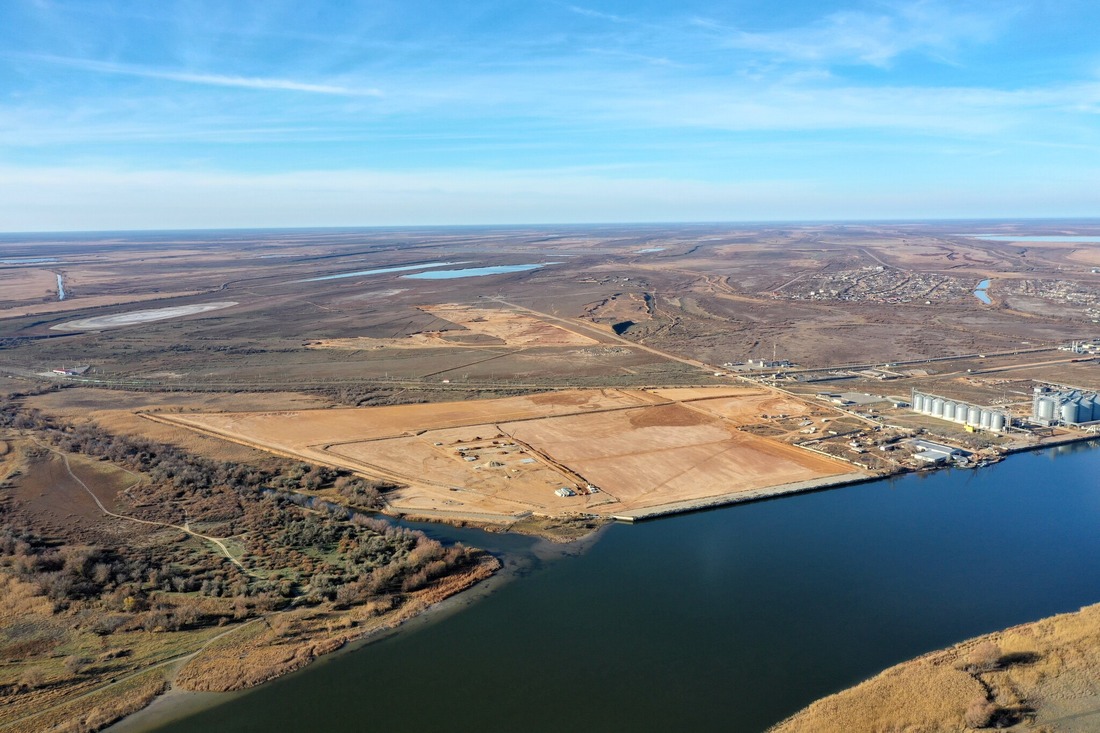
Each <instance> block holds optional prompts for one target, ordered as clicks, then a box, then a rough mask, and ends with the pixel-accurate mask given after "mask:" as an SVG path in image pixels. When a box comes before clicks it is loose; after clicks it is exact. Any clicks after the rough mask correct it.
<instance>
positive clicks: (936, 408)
mask: <svg viewBox="0 0 1100 733" xmlns="http://www.w3.org/2000/svg"><path fill="white" fill-rule="evenodd" d="M932 417H943V398H942V397H936V398H935V399H933V400H932Z"/></svg>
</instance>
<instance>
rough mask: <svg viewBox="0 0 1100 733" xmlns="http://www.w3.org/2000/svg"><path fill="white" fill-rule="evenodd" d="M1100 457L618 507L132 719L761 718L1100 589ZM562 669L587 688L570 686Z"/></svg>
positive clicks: (233, 724) (1073, 453) (424, 722)
mask: <svg viewBox="0 0 1100 733" xmlns="http://www.w3.org/2000/svg"><path fill="white" fill-rule="evenodd" d="M1097 469H1100V452H1098V451H1096V450H1092V449H1091V447H1089V446H1084V445H1064V446H1061V447H1060V448H1058V449H1056V450H1047V451H1040V452H1032V453H1023V454H1019V455H1015V456H1011V457H1010V458H1008V459H1006V461H1004V462H1002V463H1000V464H997V465H994V466H990V467H988V468H986V469H984V470H980V471H974V470H962V469H946V470H941V471H930V472H921V473H911V474H907V475H903V476H898V477H894V478H890V479H885V480H882V481H878V482H873V483H864V484H858V485H853V486H850V487H846V488H845V489H844V490H843V491H820V492H816V493H806V494H802V495H800V496H799V497H798V498H797V500H790V501H761V502H755V503H751V504H743V505H739V506H737V507H731V508H725V509H717V510H712V511H703V512H695V513H690V514H683V515H678V516H672V517H668V518H666V519H662V520H661V521H653V522H639V523H636V524H633V525H627V524H623V523H613V524H611V525H609V526H608V527H606V528H605V529H604V530H601V533H600V535H599V537H598V541H595V542H594V543H593V544H592V545H591V547H590V548H588V549H587V550H586V551H585V552H584V553H583V555H577V556H564V557H560V559H558V560H555V561H554V562H551V563H543V564H540V565H535V566H532V567H530V568H529V569H525V570H523V571H521V575H522V582H509V583H500V584H498V585H497V588H496V590H495V591H494V592H492V593H489V594H487V595H485V596H483V597H481V598H479V599H478V600H477V602H476V604H475V605H474V606H472V607H470V608H468V609H467V610H466V611H464V612H462V613H457V614H452V615H449V616H448V617H447V618H446V619H445V621H443V622H442V623H434V622H426V623H421V622H419V621H418V620H414V621H412V622H410V624H409V625H406V626H404V627H402V629H401V631H399V632H398V633H395V634H389V635H386V636H385V637H384V638H381V639H379V640H377V641H376V642H375V643H371V644H369V645H367V646H366V647H365V648H362V649H359V650H357V651H356V652H354V653H347V654H339V653H338V654H336V655H331V656H329V657H325V658H322V660H320V661H319V662H318V663H315V664H313V665H311V666H310V667H308V668H306V669H304V670H302V671H300V672H298V673H295V674H291V675H287V676H285V677H283V678H280V679H277V680H274V681H272V682H270V683H268V684H265V685H261V686H259V687H256V688H253V689H252V690H249V691H247V692H244V693H233V694H232V695H230V696H228V697H226V698H224V701H223V702H222V704H217V706H216V707H214V708H211V709H208V710H194V711H192V712H190V713H189V714H187V716H186V717H185V718H183V719H181V720H176V721H174V722H170V723H164V724H157V725H150V726H148V727H145V728H136V727H135V728H130V729H127V733H136V732H137V731H150V730H156V731H158V733H202V732H203V731H207V730H210V729H212V728H216V729H217V730H219V731H225V732H226V733H235V732H238V731H240V732H244V731H254V730H258V729H290V728H294V727H302V728H303V729H305V728H310V729H324V730H327V731H333V733H344V732H345V731H346V732H351V731H356V730H361V729H362V725H363V722H364V720H365V718H364V716H365V715H368V714H369V718H370V721H371V724H372V725H373V726H378V727H383V728H387V729H389V730H399V731H403V730H439V729H443V728H446V729H448V730H456V731H464V730H470V731H482V732H484V731H505V730H520V729H522V730H530V731H536V732H538V731H548V732H549V731H560V730H562V729H576V728H585V727H586V728H629V729H631V730H638V731H663V730H670V729H674V730H683V729H695V728H700V729H707V728H720V729H723V730H731V731H735V732H738V733H740V732H744V733H760V732H761V731H763V730H765V729H767V728H768V727H770V726H772V725H775V724H776V723H777V722H778V721H780V720H783V719H785V718H787V717H789V716H791V715H793V714H795V713H796V712H798V711H799V710H801V709H803V708H805V707H806V706H807V705H809V704H811V703H812V702H814V701H815V700H818V699H820V698H822V697H824V696H827V695H829V694H832V693H834V692H837V691H839V690H842V689H846V688H848V687H850V686H852V685H854V684H857V683H859V682H860V681H861V680H865V679H868V678H870V677H872V676H874V675H876V674H878V673H879V672H881V671H882V670H883V669H887V668H889V667H891V666H892V665H896V664H898V663H900V662H902V661H904V660H906V659H912V658H914V657H917V656H920V655H922V654H926V653H929V652H931V651H933V650H936V649H943V648H946V647H949V646H950V645H952V644H956V643H958V642H959V641H960V640H962V639H969V638H973V637H976V636H979V635H981V634H985V633H989V632H992V631H994V630H995V629H1003V628H1007V627H1011V626H1013V625H1015V624H1020V623H1025V622H1030V621H1033V620H1035V619H1039V618H1043V617H1047V616H1050V615H1052V614H1057V613H1065V612H1068V611H1072V610H1075V609H1079V608H1081V607H1082V606H1085V605H1087V604H1090V603H1095V602H1096V601H1097V597H1096V588H1097V587H1100V567H1098V566H1097V564H1096V563H1095V561H1094V558H1095V557H1096V555H1097V553H1100V537H1098V536H1097V533H1096V531H1095V527H1096V524H1097V522H1100V501H1098V499H1100V496H1098V492H1100V487H1097V486H1096V485H1095V483H1094V482H1090V481H1088V480H1087V478H1088V477H1089V476H1091V475H1093V474H1094V472H1095V471H1096V470H1097ZM416 528H417V529H420V527H419V526H417V527H416ZM424 529H425V531H435V532H438V533H450V532H457V533H460V534H461V533H464V532H472V531H473V530H470V529H464V530H454V529H451V528H448V527H446V526H444V525H426V526H425V527H424ZM495 537H496V538H498V539H499V541H501V542H505V541H508V542H521V541H524V542H530V540H529V539H524V538H517V537H515V536H514V535H507V534H503V535H499V536H495ZM1052 538H1057V540H1056V541H1053V540H1052ZM486 539H487V540H491V539H493V537H488V538H486ZM468 541H471V543H473V540H472V538H471V539H470V540H468ZM548 544H549V543H547V545H548ZM553 549H554V548H553V547H550V548H548V550H553ZM491 582H494V583H496V582H497V581H496V579H494V580H493V581H491ZM465 597H466V596H465V594H464V595H463V596H459V597H458V598H459V599H462V598H465ZM563 686H564V688H567V689H569V690H575V691H581V692H578V693H577V694H569V695H568V702H567V704H565V702H564V701H563V694H564V693H563V692H562V690H563ZM586 691H592V692H591V694H589V692H586ZM429 699H430V702H431V704H425V701H426V700H429ZM609 699H623V700H630V704H629V705H622V706H610V705H608V704H607V701H608V700H609ZM349 701H355V703H356V704H349ZM457 709H462V710H463V711H465V712H464V714H463V715H462V716H455V715H454V714H453V711H454V710H457ZM364 711H369V713H366V712H364ZM532 711H538V714H537V715H533V714H532Z"/></svg>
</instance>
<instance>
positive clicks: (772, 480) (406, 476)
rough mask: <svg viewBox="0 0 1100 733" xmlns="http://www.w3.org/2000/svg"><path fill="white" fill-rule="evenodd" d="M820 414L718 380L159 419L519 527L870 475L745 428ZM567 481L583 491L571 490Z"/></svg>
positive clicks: (417, 510)
mask: <svg viewBox="0 0 1100 733" xmlns="http://www.w3.org/2000/svg"><path fill="white" fill-rule="evenodd" d="M821 409H822V408H819V407H816V406H810V405H809V404H807V403H803V402H801V401H799V400H797V399H795V398H791V397H788V396H785V395H782V394H778V393H774V392H772V391H771V390H767V389H762V388H752V387H715V388H695V389H669V390H659V389H658V390H630V389H601V390H565V391H560V392H553V393H546V394H536V395H530V396H524V397H509V398H503V399H494V400H478V401H472V402H449V403H436V404H428V405H399V406H387V407H366V408H348V409H322V410H297V411H286V412H234V413H190V414H159V415H156V416H154V417H155V419H157V420H164V421H169V422H172V423H175V424H177V425H181V426H184V427H189V428H192V429H196V430H199V431H201V432H203V433H206V434H214V435H218V436H221V437H223V438H226V439H228V440H231V441H235V442H239V443H243V444H246V445H249V446H252V447H255V448H261V449H264V450H269V451H272V452H276V453H279V454H282V455H286V456H291V457H298V458H302V459H304V460H309V461H313V462H318V463H323V464H327V465H332V466H338V467H340V468H345V469H349V470H352V471H355V472H357V473H360V474H363V475H366V476H369V477H373V478H377V479H383V480H388V481H392V482H395V483H398V484H401V485H402V486H403V488H400V489H397V490H394V491H392V492H390V493H388V494H387V497H386V498H387V502H388V504H389V506H390V508H391V509H392V510H394V511H398V512H402V513H408V514H420V515H426V516H432V515H433V514H441V515H444V516H447V515H450V516H454V517H455V518H459V517H466V518H470V519H483V520H494V519H495V520H497V521H513V520H515V519H517V518H519V517H521V516H523V515H525V514H528V513H533V514H536V515H548V516H566V515H571V514H598V515H606V516H625V517H630V516H644V515H645V514H647V513H649V512H650V511H652V510H656V509H660V508H662V507H668V506H671V505H675V506H685V505H690V504H691V503H692V502H699V503H700V504H699V505H700V506H703V505H707V504H709V503H711V502H713V501H714V500H715V499H716V498H717V497H724V498H725V500H727V501H737V500H738V498H739V495H740V497H741V498H750V497H753V498H754V497H756V496H758V495H760V492H762V491H773V492H781V491H782V490H783V489H784V488H785V487H789V488H791V489H797V488H807V487H808V486H809V485H811V484H814V485H816V484H818V483H822V482H826V483H827V482H830V481H834V480H835V481H846V480H851V479H853V478H856V477H863V476H866V475H868V474H867V473H865V472H862V471H859V470H857V469H856V468H854V467H853V466H852V465H850V464H848V463H845V462H843V461H839V460H836V459H833V458H829V457H827V456H822V455H818V454H815V453H812V452H810V451H807V450H804V449H802V448H798V447H796V446H793V445H790V444H788V443H786V442H784V441H783V440H781V439H776V438H771V437H762V436H759V435H753V434H751V433H749V432H745V431H743V430H742V429H741V428H744V427H747V426H750V425H755V424H759V423H767V422H769V421H771V420H773V419H774V418H776V417H778V416H779V415H783V416H784V417H785V418H800V423H799V424H802V423H804V422H812V421H814V420H815V419H820V417H821ZM780 437H782V436H780ZM590 486H594V487H596V489H598V490H594V491H593V490H591V489H590V488H589V487H590ZM563 487H566V488H569V489H571V490H573V491H574V492H575V495H573V496H565V497H563V496H558V495H557V494H556V493H555V491H556V490H558V489H560V488H563Z"/></svg>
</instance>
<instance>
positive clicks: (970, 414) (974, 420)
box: [966, 405, 982, 425]
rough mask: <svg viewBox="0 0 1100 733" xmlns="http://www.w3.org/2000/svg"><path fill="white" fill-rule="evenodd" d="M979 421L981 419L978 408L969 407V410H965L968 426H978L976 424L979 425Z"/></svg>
mask: <svg viewBox="0 0 1100 733" xmlns="http://www.w3.org/2000/svg"><path fill="white" fill-rule="evenodd" d="M981 419H982V409H981V408H980V407H975V406H974V405H971V406H970V407H969V408H967V410H966V422H967V423H968V424H970V425H978V424H980V422H981Z"/></svg>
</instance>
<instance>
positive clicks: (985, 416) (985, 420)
mask: <svg viewBox="0 0 1100 733" xmlns="http://www.w3.org/2000/svg"><path fill="white" fill-rule="evenodd" d="M991 417H993V411H992V410H982V414H981V417H979V418H978V427H981V428H984V429H986V430H988V429H989V420H990V418H991Z"/></svg>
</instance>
